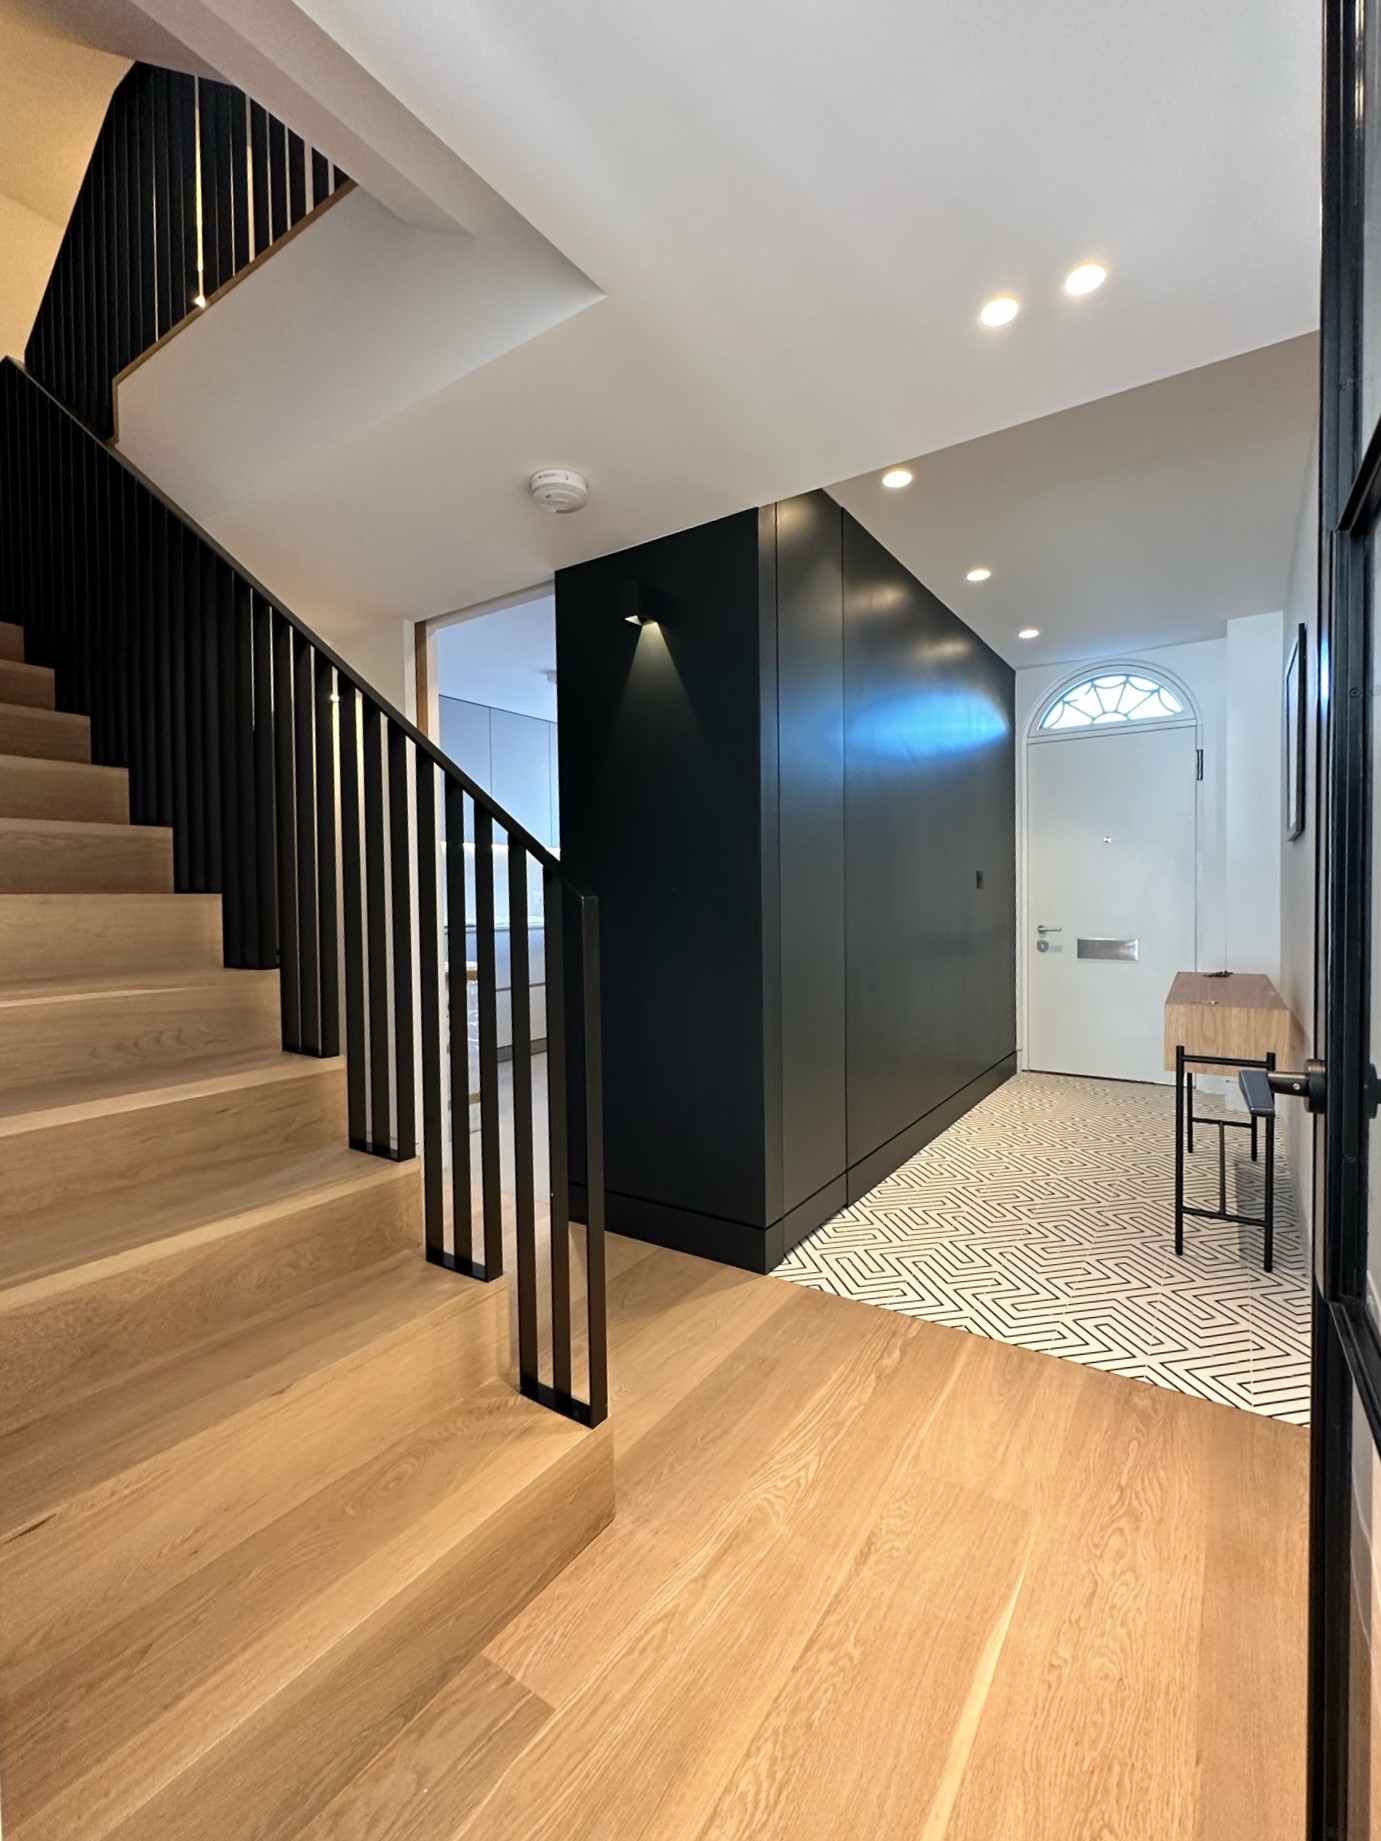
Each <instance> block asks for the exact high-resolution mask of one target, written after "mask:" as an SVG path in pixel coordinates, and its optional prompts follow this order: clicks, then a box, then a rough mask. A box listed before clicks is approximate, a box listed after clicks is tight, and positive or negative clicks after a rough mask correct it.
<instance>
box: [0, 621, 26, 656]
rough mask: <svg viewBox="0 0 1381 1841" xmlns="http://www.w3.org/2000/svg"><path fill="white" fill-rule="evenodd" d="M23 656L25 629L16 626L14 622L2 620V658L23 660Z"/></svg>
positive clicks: (0, 630) (0, 650) (0, 642)
mask: <svg viewBox="0 0 1381 1841" xmlns="http://www.w3.org/2000/svg"><path fill="white" fill-rule="evenodd" d="M23 656H24V629H23V627H22V626H16V625H15V623H14V621H13V620H0V658H13V659H22V658H23Z"/></svg>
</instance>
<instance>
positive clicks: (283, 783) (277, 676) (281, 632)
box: [270, 609, 303, 1052]
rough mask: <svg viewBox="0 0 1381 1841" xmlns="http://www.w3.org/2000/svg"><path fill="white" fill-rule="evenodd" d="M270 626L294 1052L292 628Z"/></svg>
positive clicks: (282, 957)
mask: <svg viewBox="0 0 1381 1841" xmlns="http://www.w3.org/2000/svg"><path fill="white" fill-rule="evenodd" d="M270 620H271V625H272V628H273V787H274V807H275V825H276V835H277V842H278V980H279V985H280V990H281V998H282V1008H283V1046H284V1048H286V1049H292V1050H295V1051H298V1052H300V1051H301V1050H302V1047H303V1040H302V985H301V975H300V969H299V968H300V965H301V960H300V957H299V945H298V938H297V855H298V840H297V834H296V824H295V815H296V800H295V798H294V773H293V767H294V759H293V756H294V749H293V684H292V638H293V634H292V628H291V627H290V626H289V625H288V623H287V621H286V620H285V619H284V618H283V616H282V615H281V614H280V613H278V612H277V610H276V609H275V610H274V612H273V613H272V615H271V616H270Z"/></svg>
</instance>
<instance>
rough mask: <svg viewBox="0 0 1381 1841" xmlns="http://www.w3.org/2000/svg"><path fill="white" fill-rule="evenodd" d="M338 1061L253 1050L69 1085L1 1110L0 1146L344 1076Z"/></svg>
mask: <svg viewBox="0 0 1381 1841" xmlns="http://www.w3.org/2000/svg"><path fill="white" fill-rule="evenodd" d="M344 1066H345V1063H344V1061H343V1060H342V1059H341V1058H340V1057H339V1056H317V1055H293V1054H289V1053H287V1052H286V1051H285V1050H283V1049H258V1050H255V1051H253V1052H252V1053H250V1054H245V1055H227V1056H226V1057H225V1058H224V1059H223V1060H217V1061H215V1062H214V1063H213V1062H208V1063H207V1064H206V1065H205V1066H204V1067H200V1068H198V1070H197V1072H196V1073H195V1074H194V1075H190V1074H187V1073H185V1072H184V1071H183V1070H178V1071H177V1073H176V1074H175V1076H174V1077H173V1078H172V1079H170V1078H169V1077H168V1075H167V1073H166V1072H165V1073H159V1072H158V1070H156V1069H143V1070H140V1072H139V1073H138V1075H137V1076H135V1077H134V1078H131V1079H128V1080H120V1081H118V1082H117V1083H116V1084H113V1085H111V1084H107V1083H106V1082H104V1081H99V1082H94V1083H93V1082H91V1081H86V1080H74V1081H72V1082H71V1083H69V1084H68V1085H66V1086H63V1087H55V1088H53V1089H51V1090H50V1091H49V1092H47V1093H46V1094H45V1095H44V1096H43V1104H42V1105H41V1106H29V1107H24V1106H18V1105H15V1104H13V1103H9V1104H5V1105H0V1140H3V1139H4V1138H6V1137H9V1136H12V1135H14V1134H16V1133H19V1132H24V1131H32V1130H34V1129H36V1128H39V1127H42V1126H44V1125H48V1124H59V1123H71V1122H73V1121H75V1120H76V1119H78V1118H80V1117H82V1116H83V1115H85V1114H90V1113H109V1112H137V1111H139V1110H140V1109H141V1108H142V1107H145V1106H162V1105H166V1104H168V1103H170V1102H176V1101H177V1100H178V1099H179V1098H188V1099H191V1098H199V1097H201V1096H202V1095H204V1094H210V1093H217V1092H221V1093H230V1092H233V1091H235V1089H236V1088H240V1087H249V1086H256V1085H259V1084H260V1083H262V1082H269V1081H275V1080H302V1079H306V1078H308V1077H310V1075H312V1074H314V1073H317V1074H319V1073H321V1072H323V1071H324V1070H327V1069H335V1070H337V1071H340V1070H343V1069H344Z"/></svg>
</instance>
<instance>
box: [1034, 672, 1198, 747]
mask: <svg viewBox="0 0 1381 1841" xmlns="http://www.w3.org/2000/svg"><path fill="white" fill-rule="evenodd" d="M1184 713H1185V709H1184V704H1183V703H1182V702H1181V701H1180V699H1179V698H1178V697H1177V696H1176V695H1175V693H1174V691H1173V690H1171V689H1170V687H1169V686H1168V685H1166V684H1160V683H1158V682H1157V681H1156V679H1155V678H1148V677H1143V676H1142V675H1141V674H1140V673H1139V672H1135V671H1109V672H1101V673H1100V674H1099V675H1098V676H1097V677H1096V678H1085V679H1084V681H1083V682H1082V683H1081V684H1073V685H1071V686H1070V688H1069V689H1068V690H1066V691H1064V692H1062V694H1061V695H1060V696H1058V697H1056V699H1055V701H1054V702H1053V703H1052V704H1051V706H1050V708H1049V709H1048V710H1047V711H1046V712H1045V714H1044V716H1042V717H1041V729H1042V732H1044V731H1046V730H1049V729H1092V728H1097V727H1099V726H1106V725H1107V724H1109V723H1114V722H1164V721H1165V720H1166V718H1167V717H1172V716H1183V715H1184Z"/></svg>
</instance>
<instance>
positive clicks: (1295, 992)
mask: <svg viewBox="0 0 1381 1841" xmlns="http://www.w3.org/2000/svg"><path fill="white" fill-rule="evenodd" d="M1318 546H1319V500H1318V443H1317V441H1316V442H1315V446H1314V453H1313V456H1312V457H1311V460H1310V465H1309V473H1308V478H1307V481H1306V484H1305V489H1304V495H1303V500H1302V503H1301V505H1300V515H1299V523H1298V526H1297V529H1296V532H1295V549H1294V558H1293V561H1292V563H1291V566H1290V587H1289V592H1288V593H1287V595H1286V600H1285V617H1284V619H1283V621H1282V622H1281V626H1282V632H1281V646H1280V655H1279V659H1278V668H1279V670H1280V672H1281V674H1282V678H1283V674H1284V670H1285V661H1286V659H1287V658H1288V657H1289V653H1290V647H1291V646H1292V645H1293V644H1294V640H1295V635H1296V633H1297V631H1298V629H1299V626H1300V624H1301V623H1303V625H1304V627H1305V631H1306V644H1305V655H1306V659H1307V671H1308V681H1307V683H1306V686H1305V697H1306V702H1307V705H1308V707H1309V708H1310V711H1311V719H1310V721H1309V724H1308V749H1307V753H1306V760H1305V782H1304V794H1305V797H1304V810H1305V823H1304V831H1303V833H1302V835H1301V836H1299V837H1297V838H1294V839H1293V840H1291V841H1289V842H1287V843H1284V844H1282V846H1281V855H1280V978H1279V980H1278V983H1279V987H1280V994H1281V996H1282V997H1283V998H1284V999H1285V1001H1286V1003H1287V1004H1289V1006H1290V1008H1291V1010H1292V1011H1293V1012H1294V1016H1295V1021H1296V1023H1297V1024H1298V1025H1299V1041H1298V1052H1299V1054H1300V1055H1301V1056H1304V1055H1310V1054H1313V1052H1314V888H1315V852H1316V849H1317V844H1318V830H1317V825H1316V823H1315V813H1314V797H1315V789H1316V787H1317V784H1318V778H1317V767H1318V763H1317V759H1316V742H1317V734H1316V724H1315V722H1314V720H1313V714H1312V713H1313V711H1314V710H1316V709H1317V707H1318V705H1317V698H1318V689H1319V686H1318V633H1319V593H1318V588H1319V574H1318ZM1283 1120H1284V1128H1285V1142H1286V1145H1287V1147H1288V1151H1289V1157H1290V1166H1291V1168H1292V1170H1293V1171H1294V1172H1295V1193H1296V1196H1297V1198H1298V1200H1299V1204H1300V1208H1301V1211H1302V1213H1303V1215H1304V1218H1305V1221H1306V1223H1307V1222H1308V1220H1309V1212H1310V1203H1311V1198H1312V1190H1313V1180H1314V1156H1313V1151H1314V1144H1313V1138H1314V1127H1313V1121H1312V1120H1311V1118H1310V1116H1309V1114H1308V1113H1307V1112H1306V1111H1305V1110H1304V1108H1303V1106H1300V1105H1296V1104H1293V1103H1287V1105H1286V1106H1285V1107H1284V1109H1283Z"/></svg>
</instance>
